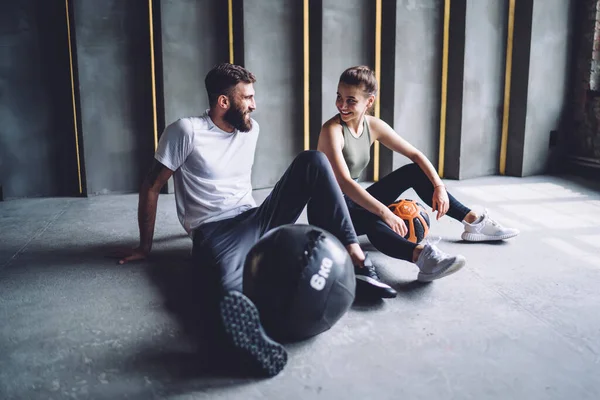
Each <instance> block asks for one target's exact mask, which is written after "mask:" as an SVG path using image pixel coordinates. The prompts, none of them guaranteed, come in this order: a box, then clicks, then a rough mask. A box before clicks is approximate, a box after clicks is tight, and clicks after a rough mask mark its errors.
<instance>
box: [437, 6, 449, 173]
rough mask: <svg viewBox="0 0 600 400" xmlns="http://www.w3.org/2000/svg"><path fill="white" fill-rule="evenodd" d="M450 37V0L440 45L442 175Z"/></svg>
mask: <svg viewBox="0 0 600 400" xmlns="http://www.w3.org/2000/svg"><path fill="white" fill-rule="evenodd" d="M449 39H450V0H445V2H444V40H443V45H442V94H441V97H442V98H441V99H440V100H441V107H440V148H439V159H438V174H439V175H440V176H441V177H444V162H445V153H446V109H447V104H448V47H449V46H448V43H449Z"/></svg>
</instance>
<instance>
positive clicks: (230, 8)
mask: <svg viewBox="0 0 600 400" xmlns="http://www.w3.org/2000/svg"><path fill="white" fill-rule="evenodd" d="M227 14H228V21H229V63H230V64H233V0H227Z"/></svg>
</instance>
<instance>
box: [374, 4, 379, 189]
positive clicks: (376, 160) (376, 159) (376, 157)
mask: <svg viewBox="0 0 600 400" xmlns="http://www.w3.org/2000/svg"><path fill="white" fill-rule="evenodd" d="M375 79H377V82H378V83H379V86H380V88H379V90H378V91H377V96H376V98H375V117H377V118H380V116H381V105H380V100H381V0H376V2H375ZM373 180H374V181H375V182H377V181H378V180H379V142H377V141H376V142H375V143H374V147H373Z"/></svg>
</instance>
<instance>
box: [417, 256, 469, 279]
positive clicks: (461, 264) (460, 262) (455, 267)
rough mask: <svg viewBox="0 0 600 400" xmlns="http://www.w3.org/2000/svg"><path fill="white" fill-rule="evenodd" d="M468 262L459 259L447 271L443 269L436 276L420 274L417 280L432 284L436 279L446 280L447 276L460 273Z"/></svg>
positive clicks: (461, 258)
mask: <svg viewBox="0 0 600 400" xmlns="http://www.w3.org/2000/svg"><path fill="white" fill-rule="evenodd" d="M466 262H467V261H466V260H465V258H464V257H457V258H456V261H455V262H453V263H452V264H450V266H449V267H448V268H446V269H442V270H440V271H438V272H436V273H434V274H424V273H422V272H419V275H417V280H418V281H419V282H431V281H434V280H436V279H440V278H444V277H446V276H449V275H452V274H453V273H455V272H458V271H459V270H460V269H461V268H462V267H464V266H465V264H466Z"/></svg>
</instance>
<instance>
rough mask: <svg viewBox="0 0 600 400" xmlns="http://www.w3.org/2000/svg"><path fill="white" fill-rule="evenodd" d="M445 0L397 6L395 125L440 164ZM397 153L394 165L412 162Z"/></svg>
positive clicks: (403, 134) (403, 1)
mask: <svg viewBox="0 0 600 400" xmlns="http://www.w3.org/2000/svg"><path fill="white" fill-rule="evenodd" d="M443 12H444V1H443V0H429V1H421V2H414V1H407V0H399V1H398V7H397V9H396V44H395V45H396V60H395V62H396V71H395V73H396V79H395V102H394V105H395V107H394V108H395V109H394V115H395V118H394V121H393V126H394V129H395V130H396V132H398V134H400V135H401V136H402V137H404V138H405V139H407V140H408V141H409V142H410V143H412V144H413V145H414V146H416V147H417V148H418V149H419V150H421V151H422V152H423V153H424V154H425V155H426V156H427V157H428V158H429V160H431V162H432V163H433V165H434V166H437V164H438V155H439V152H438V148H439V127H440V119H439V115H440V93H441V72H442V71H441V65H442V41H443V33H444V32H443V25H444V20H443ZM410 162H411V161H410V160H408V159H407V158H406V157H404V156H402V155H399V154H394V168H398V167H400V166H402V165H405V164H407V163H410Z"/></svg>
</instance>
